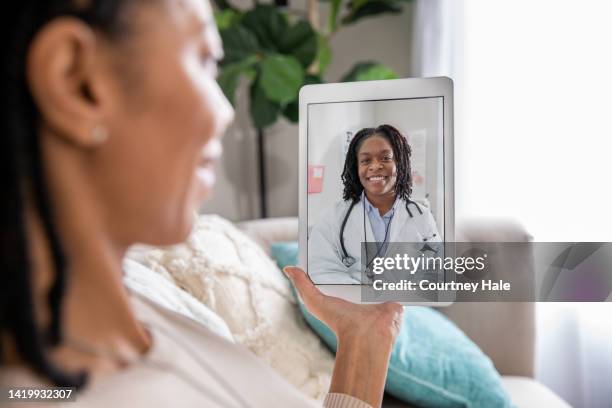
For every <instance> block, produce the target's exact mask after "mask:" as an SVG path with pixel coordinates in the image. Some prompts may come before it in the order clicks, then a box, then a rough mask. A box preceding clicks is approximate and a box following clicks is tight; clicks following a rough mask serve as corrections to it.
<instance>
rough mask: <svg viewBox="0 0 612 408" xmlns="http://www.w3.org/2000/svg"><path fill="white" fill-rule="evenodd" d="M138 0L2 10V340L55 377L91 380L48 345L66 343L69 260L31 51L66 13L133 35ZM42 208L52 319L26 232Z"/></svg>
mask: <svg viewBox="0 0 612 408" xmlns="http://www.w3.org/2000/svg"><path fill="white" fill-rule="evenodd" d="M137 1H138V0H15V1H9V4H10V6H9V7H8V10H10V11H8V10H5V12H4V13H2V23H3V24H2V25H3V26H4V27H10V30H8V31H9V32H8V33H7V34H8V35H5V38H4V41H3V42H2V47H3V49H2V65H1V68H0V69H1V71H0V81H2V92H1V95H2V98H3V102H4V103H3V104H2V106H4V107H5V108H4V109H2V113H0V115H2V116H1V119H0V183H1V184H0V185H1V187H2V191H3V197H4V198H3V199H2V200H0V206H1V207H0V270H1V271H2V275H3V282H2V285H0V340H4V339H8V340H10V341H11V342H12V343H13V344H14V349H15V352H16V355H17V358H18V359H19V361H20V362H22V363H23V364H26V365H27V366H28V367H29V368H30V369H31V370H32V371H34V372H36V373H37V374H39V375H40V376H42V377H43V378H46V379H47V380H48V381H50V382H51V383H52V384H54V385H56V386H62V387H77V388H80V387H82V386H84V385H85V383H86V381H87V375H86V373H85V372H78V373H69V372H65V371H64V370H63V369H61V368H60V367H58V366H57V365H56V364H54V363H53V362H52V361H51V360H50V358H49V356H48V350H49V349H50V348H51V347H55V346H58V345H59V344H60V343H61V342H62V322H61V315H62V303H63V302H62V299H63V297H64V290H65V284H66V280H67V278H68V277H67V274H66V264H67V260H66V259H65V256H64V251H63V249H62V245H61V242H60V239H59V236H58V232H57V229H56V221H55V217H54V211H53V208H52V206H51V202H50V200H49V193H48V191H47V185H46V180H45V174H44V170H43V161H42V155H41V144H40V138H39V132H38V129H39V127H40V123H41V116H40V112H39V111H38V108H37V106H36V103H35V101H34V99H33V97H32V94H31V92H30V88H29V84H28V80H27V77H26V71H27V64H26V60H27V55H28V51H29V48H30V46H31V44H32V42H33V40H34V38H35V37H36V35H37V34H38V33H39V32H40V31H41V30H42V29H43V28H44V27H45V26H46V25H48V24H49V23H50V22H51V21H53V20H55V19H57V18H59V17H72V18H77V19H79V20H81V21H82V22H84V23H86V24H88V25H89V26H91V27H92V28H93V29H94V30H95V31H96V33H97V34H99V35H102V36H104V37H105V38H106V39H108V40H110V41H115V42H118V41H119V40H121V39H122V38H123V37H125V36H126V35H127V30H126V29H127V22H128V19H129V18H130V17H131V13H129V12H128V10H127V8H128V6H131V5H132V4H135V3H136V2H137ZM29 205H31V207H32V209H33V210H34V211H35V212H36V213H37V215H38V217H39V219H40V221H41V226H42V229H43V231H44V234H45V235H46V237H45V238H46V241H47V243H48V248H49V252H50V255H51V260H52V263H53V267H54V274H55V276H54V281H53V283H52V285H51V288H50V290H49V293H48V297H47V306H48V309H49V312H50V323H49V325H48V326H47V327H39V325H37V321H38V319H37V316H36V313H35V308H34V297H33V284H34V282H33V276H34V271H33V265H34V262H32V259H31V258H30V254H31V249H30V248H29V245H28V237H27V231H26V217H25V213H26V208H28V206H29ZM5 344H6V343H5V342H2V341H0V365H4V364H6V357H7V354H6V353H7V349H6V348H4V347H2V346H4V345H5Z"/></svg>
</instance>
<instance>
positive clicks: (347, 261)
mask: <svg viewBox="0 0 612 408" xmlns="http://www.w3.org/2000/svg"><path fill="white" fill-rule="evenodd" d="M361 202H362V204H363V233H364V235H365V234H366V228H365V200H364V199H363V198H362V199H361ZM355 204H357V201H353V202H352V203H351V206H350V207H349V209H348V211H347V212H346V214H345V216H344V219H343V220H342V225H341V226H340V248H341V249H342V263H343V264H344V266H346V267H347V268H350V267H351V266H353V265H354V264H355V262H357V260H356V259H355V258H354V257H352V256H351V255H349V254H348V251H347V250H346V247H345V246H344V229H345V227H346V223H347V221H348V218H349V216H350V215H351V211H353V207H355ZM410 204H412V205H414V206H415V207H416V209H417V210H418V211H419V214H420V215H423V210H421V207H419V205H418V204H417V203H415V202H414V201H412V200H406V212H408V215H409V216H410V218H413V215H412V211H410V208H408V207H409V206H410ZM394 215H395V213H393V215H392V216H391V219H390V220H389V223H388V224H387V226H386V228H385V239H384V241H383V243H382V245H381V246H380V247H379V248H378V251H377V252H376V254H375V255H374V256H373V257H372V260H370V261H369V262H368V263H367V265H366V270H367V269H368V267H369V266H370V264H371V263H372V262H373V261H374V259H375V258H376V257H377V256H378V255H380V252H381V250H382V249H383V248H384V247H385V245H386V244H387V239H388V233H389V227H390V226H391V221H393V216H394ZM364 242H367V236H364ZM367 259H368V255H367V245H366V260H367Z"/></svg>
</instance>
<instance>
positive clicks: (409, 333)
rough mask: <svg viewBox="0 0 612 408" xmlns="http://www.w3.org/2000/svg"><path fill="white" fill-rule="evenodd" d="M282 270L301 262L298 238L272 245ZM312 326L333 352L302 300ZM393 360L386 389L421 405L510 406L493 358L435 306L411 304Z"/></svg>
mask: <svg viewBox="0 0 612 408" xmlns="http://www.w3.org/2000/svg"><path fill="white" fill-rule="evenodd" d="M271 250H272V256H273V257H274V259H275V260H276V262H277V263H278V265H279V267H280V268H284V267H285V266H288V265H296V264H297V256H298V245H297V242H278V243H274V244H272V247H271ZM300 310H301V312H302V314H303V315H304V318H305V319H306V321H307V322H308V324H309V325H310V327H311V328H312V329H313V330H314V331H315V332H316V333H317V334H318V335H319V336H320V337H321V339H322V340H323V342H324V343H325V344H326V345H327V346H328V347H329V348H330V349H332V350H333V351H335V350H336V336H335V334H334V333H333V332H332V331H331V330H330V329H329V328H328V327H327V326H326V325H325V324H324V323H322V322H321V321H319V320H318V319H317V318H316V317H314V316H313V315H311V314H310V313H309V312H308V311H307V310H306V308H305V307H304V305H303V304H301V303H300ZM403 319H404V320H403V325H402V330H401V332H400V334H399V336H398V338H397V341H396V343H395V346H394V348H393V352H392V353H391V359H390V361H389V371H388V373H387V382H386V385H385V391H386V392H388V393H389V394H391V395H393V396H394V397H396V398H399V399H401V400H403V401H406V402H409V403H411V404H414V405H417V406H421V407H437V408H446V407H448V408H454V407H465V408H481V407H482V408H484V407H487V408H488V407H500V408H505V407H511V406H512V404H511V402H510V397H509V396H508V394H507V392H506V391H505V389H504V387H503V385H502V382H501V378H500V376H499V374H498V373H497V371H496V370H495V367H494V366H493V363H492V362H491V360H490V359H489V358H488V357H487V356H486V355H485V354H484V353H483V352H482V351H481V350H480V349H479V348H478V346H477V345H476V344H475V343H474V342H472V341H471V340H470V339H469V338H468V337H467V336H466V335H465V333H463V332H462V331H461V330H460V329H459V328H458V327H457V326H456V325H455V324H454V323H452V322H451V321H450V320H448V319H447V318H446V317H445V316H444V315H442V314H441V313H440V312H438V311H437V310H435V309H433V308H429V307H422V306H410V307H406V309H405V312H404V317H403Z"/></svg>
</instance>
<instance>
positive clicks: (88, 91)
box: [26, 17, 110, 147]
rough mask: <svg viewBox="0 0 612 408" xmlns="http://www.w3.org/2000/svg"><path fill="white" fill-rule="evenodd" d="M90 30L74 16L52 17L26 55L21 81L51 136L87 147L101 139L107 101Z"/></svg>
mask: <svg viewBox="0 0 612 408" xmlns="http://www.w3.org/2000/svg"><path fill="white" fill-rule="evenodd" d="M100 47H101V46H100V44H99V43H98V41H97V39H96V35H95V33H94V31H93V30H92V29H91V28H90V27H89V26H88V25H87V24H85V23H83V22H81V21H80V20H78V19H76V18H69V17H65V18H58V19H56V20H54V21H52V22H50V23H49V24H47V25H46V26H45V27H44V28H42V30H41V31H39V32H38V34H37V35H36V36H35V38H34V40H33V42H32V44H31V46H30V49H29V51H28V54H27V60H26V61H27V79H28V84H29V87H30V91H31V93H32V97H33V98H34V101H35V103H36V106H37V107H38V110H39V111H40V114H41V116H42V123H43V126H46V127H48V128H49V129H51V130H52V133H53V134H54V135H55V136H57V137H62V138H64V139H65V140H66V141H68V142H70V143H72V144H75V145H78V146H82V147H93V146H96V145H98V144H100V143H101V142H103V141H104V140H105V139H106V137H107V130H106V129H107V128H106V124H105V123H104V121H105V119H106V118H105V117H106V116H108V115H107V113H108V112H106V109H107V105H108V102H109V101H108V98H109V97H110V95H109V92H107V90H106V87H105V86H103V85H102V84H104V82H105V81H106V80H105V78H104V75H105V74H104V70H103V69H101V67H100V64H101V62H102V61H101V59H102V58H101V54H102V53H101V49H100Z"/></svg>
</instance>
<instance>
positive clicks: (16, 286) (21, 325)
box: [0, 0, 401, 407]
mask: <svg viewBox="0 0 612 408" xmlns="http://www.w3.org/2000/svg"><path fill="white" fill-rule="evenodd" d="M13 8H14V9H17V10H16V14H14V15H11V16H9V17H10V19H11V20H12V23H13V24H12V25H11V26H12V27H15V28H14V30H13V32H12V33H11V37H10V38H5V44H8V48H9V49H8V50H6V51H5V52H4V55H3V70H4V72H2V76H1V78H2V80H3V81H5V84H4V86H3V93H2V94H3V96H4V97H5V98H7V100H6V101H5V102H6V103H5V104H4V106H7V107H10V109H9V110H4V111H3V117H2V120H1V121H0V122H1V124H2V126H3V129H2V138H1V139H0V140H1V142H0V143H2V146H1V148H0V154H1V155H2V157H1V159H0V166H2V171H1V172H0V174H1V176H0V177H2V188H3V190H4V191H3V192H4V197H7V198H5V199H3V200H2V211H0V217H1V228H2V230H1V231H2V233H1V234H2V235H1V236H2V239H1V241H0V251H1V252H2V255H1V258H0V259H1V262H2V265H1V267H0V269H1V270H2V271H3V275H4V282H3V284H2V285H1V288H2V289H1V291H2V293H1V294H0V302H1V303H0V336H1V337H0V340H1V342H0V344H1V345H2V347H1V349H0V353H1V357H2V360H1V361H2V367H1V368H0V377H1V378H0V381H1V383H2V384H1V386H3V387H9V386H10V387H15V386H53V385H55V386H75V387H78V389H79V393H78V395H77V406H78V405H82V406H103V407H107V406H114V407H117V406H127V405H129V406H152V407H155V406H169V405H172V404H174V405H176V403H177V402H178V403H179V405H180V406H199V407H211V406H229V407H234V406H252V407H258V406H266V407H268V406H279V407H287V406H293V407H302V406H304V407H306V406H313V405H316V404H315V402H313V401H310V400H308V399H307V398H305V397H303V396H302V395H301V394H299V392H298V391H297V390H296V389H295V388H293V387H292V386H291V385H289V384H288V383H287V382H285V381H284V380H282V379H281V378H280V377H279V376H277V375H276V374H275V373H274V372H272V371H271V370H270V369H269V368H268V367H266V366H264V365H263V364H262V363H261V362H260V361H259V360H257V359H256V357H254V356H253V355H252V354H250V353H248V352H247V351H246V350H245V349H243V348H241V347H240V346H238V345H235V344H233V343H230V342H228V341H226V340H224V339H222V338H220V337H218V336H216V335H214V334H213V333H212V332H211V331H209V330H207V329H206V328H205V327H203V326H200V325H198V324H196V323H195V322H193V321H191V320H189V319H186V318H183V317H182V316H179V315H178V314H175V313H173V312H171V311H169V310H166V309H164V308H163V307H161V306H159V305H157V304H155V303H152V302H151V301H148V300H146V299H144V298H141V297H139V296H137V295H135V294H131V293H128V291H127V290H126V289H125V288H124V286H123V285H122V279H121V275H122V271H121V260H122V257H123V255H124V253H125V251H126V250H127V248H128V247H129V246H130V245H131V244H133V243H135V242H144V243H148V244H154V245H168V244H172V243H177V242H180V241H182V240H184V239H185V238H186V237H187V235H188V233H189V231H190V228H191V226H192V223H193V214H194V212H195V210H196V209H197V208H198V206H199V205H200V202H201V200H202V198H204V197H206V195H207V194H208V193H209V191H210V189H211V188H212V186H213V183H214V173H213V164H214V162H215V161H216V160H217V159H218V158H219V154H220V152H221V148H220V140H219V138H220V137H221V135H222V134H223V132H224V130H225V129H226V127H227V125H228V124H229V122H230V121H231V120H232V117H233V112H232V109H231V107H230V105H229V103H228V101H227V100H226V99H225V97H224V96H223V93H222V92H221V90H220V88H219V86H218V85H217V83H216V81H215V76H216V72H217V68H216V66H217V61H218V60H219V59H221V58H222V57H223V55H222V48H221V42H220V38H219V35H218V32H217V30H216V28H215V25H214V19H213V14H212V11H211V8H210V5H209V4H208V3H207V2H205V1H202V0H151V1H141V0H104V1H102V0H83V1H79V0H47V1H44V2H43V1H35V0H19V1H16V2H14V5H13ZM5 90H6V91H5ZM287 275H288V276H289V277H290V278H291V279H292V281H293V283H294V285H295V286H296V288H297V290H298V291H299V293H300V294H301V296H302V298H303V300H304V302H305V304H306V305H307V307H308V308H309V309H310V310H311V312H312V313H314V314H315V315H317V316H318V317H319V318H320V319H321V320H322V321H324V322H326V323H327V324H328V325H329V326H330V327H331V328H332V329H333V330H334V331H335V332H336V334H337V337H338V340H339V350H338V353H337V362H336V365H335V368H334V374H333V380H332V385H331V389H330V394H329V395H328V399H327V402H326V403H325V404H326V405H327V406H349V405H350V404H352V403H354V404H355V406H378V405H380V402H381V398H382V392H383V386H384V382H385V376H386V370H387V365H388V358H389V354H390V351H391V347H392V344H393V342H394V340H395V336H396V335H397V332H398V330H399V327H398V326H399V323H398V322H400V321H401V320H400V315H401V307H400V306H398V305H396V304H385V305H377V306H360V305H353V304H349V303H347V302H343V301H341V300H338V299H334V298H329V297H326V296H324V295H322V294H321V293H320V292H319V291H317V289H316V288H315V287H314V286H313V285H312V284H311V282H310V281H309V280H308V278H307V277H306V276H305V275H304V273H303V272H302V271H300V270H297V269H295V268H289V269H288V270H287ZM357 322H360V324H357ZM19 406H23V405H19ZM350 406H353V405H350Z"/></svg>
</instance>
